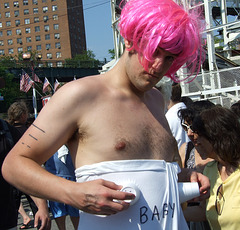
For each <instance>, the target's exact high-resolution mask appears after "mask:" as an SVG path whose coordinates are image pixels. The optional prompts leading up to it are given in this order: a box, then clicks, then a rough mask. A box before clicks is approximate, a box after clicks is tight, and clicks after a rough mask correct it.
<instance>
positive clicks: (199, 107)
mask: <svg viewBox="0 0 240 230" xmlns="http://www.w3.org/2000/svg"><path fill="white" fill-rule="evenodd" d="M213 106H215V105H214V103H212V102H211V101H209V100H202V101H195V102H193V103H192V104H191V105H190V106H189V107H187V108H185V109H180V110H179V112H178V116H179V117H180V119H181V123H182V127H183V129H184V130H185V131H186V132H187V135H188V137H189V139H190V140H191V141H192V142H193V143H194V136H195V133H194V132H193V130H192V129H191V127H192V122H193V120H194V118H195V117H196V116H198V115H199V114H200V113H201V112H202V111H204V110H206V109H209V108H212V107H213Z"/></svg>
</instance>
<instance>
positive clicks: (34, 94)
mask: <svg viewBox="0 0 240 230" xmlns="http://www.w3.org/2000/svg"><path fill="white" fill-rule="evenodd" d="M31 66H32V79H35V78H34V74H35V73H34V63H33V61H32V62H31ZM32 88H33V110H34V117H35V119H36V118H37V99H36V98H37V97H36V90H35V83H34V84H33V87H32Z"/></svg>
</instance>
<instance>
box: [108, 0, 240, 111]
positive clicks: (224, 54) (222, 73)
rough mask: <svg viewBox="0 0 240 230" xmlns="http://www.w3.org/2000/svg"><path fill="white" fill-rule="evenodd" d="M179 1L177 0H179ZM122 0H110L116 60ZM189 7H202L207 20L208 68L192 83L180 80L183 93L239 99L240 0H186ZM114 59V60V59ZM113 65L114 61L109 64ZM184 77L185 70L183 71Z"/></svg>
mask: <svg viewBox="0 0 240 230" xmlns="http://www.w3.org/2000/svg"><path fill="white" fill-rule="evenodd" d="M176 1H177V0H176ZM120 2H121V0H111V13H112V29H113V39H114V51H115V58H116V60H117V59H118V58H119V57H120V56H121V54H122V53H123V50H124V42H123V39H122V37H121V36H120V33H119V30H118V20H119V16H120V11H121V10H120V8H119V3H120ZM183 4H184V5H185V6H188V7H194V6H196V5H200V6H201V7H203V10H204V14H205V20H206V24H207V27H206V31H205V34H206V36H205V35H204V36H205V37H206V44H207V46H206V47H207V66H208V68H207V70H206V68H203V69H202V71H201V74H198V76H197V77H196V78H195V79H194V80H193V81H192V82H191V83H188V84H186V83H184V82H182V83H181V86H182V90H183V96H189V97H191V98H192V99H193V100H201V99H209V100H211V101H213V102H214V103H216V104H221V105H223V106H226V107H229V106H230V105H231V104H232V103H234V102H236V101H238V100H240V98H239V94H240V20H239V19H240V3H239V0H195V1H191V3H190V1H189V0H184V2H183ZM112 63H114V61H112ZM109 66H111V65H109ZM182 75H183V77H184V72H182Z"/></svg>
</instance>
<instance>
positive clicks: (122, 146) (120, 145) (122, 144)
mask: <svg viewBox="0 0 240 230" xmlns="http://www.w3.org/2000/svg"><path fill="white" fill-rule="evenodd" d="M125 148H126V143H125V142H124V141H119V142H118V143H117V144H116V145H115V149H116V150H124V149H125Z"/></svg>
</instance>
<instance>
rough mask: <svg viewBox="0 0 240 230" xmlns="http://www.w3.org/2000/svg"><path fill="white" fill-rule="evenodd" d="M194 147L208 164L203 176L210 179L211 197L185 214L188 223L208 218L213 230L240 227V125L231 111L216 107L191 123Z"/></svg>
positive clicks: (229, 229)
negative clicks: (194, 135)
mask: <svg viewBox="0 0 240 230" xmlns="http://www.w3.org/2000/svg"><path fill="white" fill-rule="evenodd" d="M192 129H193V130H194V132H195V133H196V138H195V147H196V149H197V151H198V152H199V154H200V155H201V157H202V158H203V159H207V158H212V159H214V161H212V162H209V163H207V165H206V166H205V168H204V171H203V173H204V175H206V176H207V177H208V178H209V179H210V184H211V187H210V197H209V199H207V200H206V201H202V202H201V204H200V205H199V206H193V207H187V208H186V209H185V211H184V215H185V218H186V219H187V220H188V221H190V220H191V221H202V220H204V219H207V220H208V222H209V225H210V227H211V229H214V230H218V229H221V230H225V229H227V230H232V229H239V226H240V218H239V216H240V165H239V163H240V145H239V137H240V123H239V120H238V116H237V115H236V114H235V113H234V112H233V111H231V110H230V109H227V108H223V107H221V106H214V107H212V108H210V109H207V110H204V111H202V112H201V113H200V115H199V116H197V117H195V118H194V120H193V122H192Z"/></svg>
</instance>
